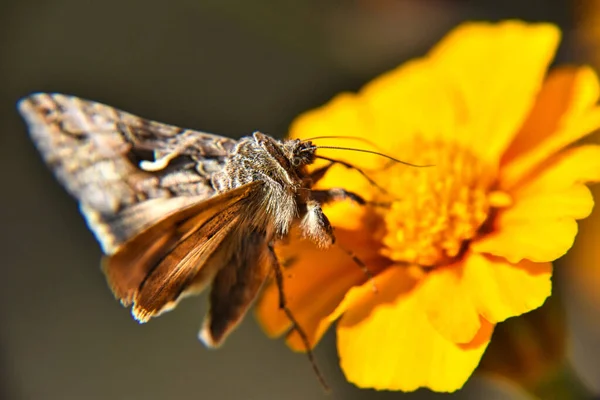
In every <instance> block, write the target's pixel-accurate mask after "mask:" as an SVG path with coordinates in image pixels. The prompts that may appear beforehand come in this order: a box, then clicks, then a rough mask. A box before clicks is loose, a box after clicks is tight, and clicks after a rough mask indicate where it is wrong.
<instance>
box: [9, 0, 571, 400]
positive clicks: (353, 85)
mask: <svg viewBox="0 0 600 400" xmlns="http://www.w3.org/2000/svg"><path fill="white" fill-rule="evenodd" d="M375 3H377V5H373V4H375ZM570 13H571V11H570V9H569V7H568V4H567V2H566V1H549V0H548V1H541V0H537V1H531V0H530V1H516V0H513V1H503V2H499V1H418V0H415V1H397V2H394V1H391V2H390V1H380V2H372V4H369V2H368V1H362V2H361V1H339V0H338V1H318V0H302V1H294V0H258V1H248V2H242V1H239V2H235V1H231V0H230V1H219V0H208V1H203V0H178V1H169V2H167V1H158V0H145V1H142V0H134V1H119V0H104V1H95V2H94V1H84V0H48V1H12V2H11V1H3V2H2V3H0V18H1V20H0V32H1V35H0V112H1V119H0V124H1V131H0V135H1V136H0V163H1V164H0V185H1V186H0V235H1V241H0V246H1V248H0V250H1V252H0V255H1V257H2V261H1V264H0V265H1V267H0V268H1V269H0V271H1V277H0V397H1V398H2V399H15V400H16V399H183V398H190V399H192V398H193V399H196V398H197V399H320V398H323V399H326V398H329V399H392V398H419V399H423V398H441V397H443V396H441V395H433V394H431V393H429V392H427V391H420V392H418V393H417V394H416V395H406V396H405V395H402V394H397V393H376V392H374V391H359V390H357V389H355V388H354V387H353V386H352V385H350V384H348V383H345V381H344V379H343V376H342V374H341V372H340V371H339V367H338V366H337V355H336V352H335V337H334V334H333V333H332V332H330V333H329V334H328V335H327V337H326V338H325V339H324V340H323V342H322V343H321V345H320V346H319V347H318V349H317V351H316V353H317V357H318V359H319V361H320V364H321V366H322V368H323V371H324V373H325V375H326V376H327V378H328V380H329V381H330V383H331V385H332V386H333V387H334V393H333V394H332V395H329V396H327V395H325V394H324V393H323V392H322V390H321V388H320V386H319V385H318V383H317V381H316V379H315V377H314V376H313V374H312V371H311V369H310V366H309V364H308V362H307V361H306V359H305V357H304V356H302V355H297V354H293V353H292V352H290V351H289V350H288V349H287V348H286V347H285V346H284V344H283V343H282V341H273V340H269V339H267V338H266V337H265V336H264V334H262V333H261V332H260V330H259V328H258V327H257V325H256V323H255V321H254V319H253V318H252V317H250V318H247V320H246V321H245V322H244V323H243V325H242V327H241V328H240V329H239V330H238V331H237V332H236V333H235V334H233V335H232V336H231V337H230V338H229V340H228V342H227V343H226V345H225V346H224V347H223V348H222V349H220V350H218V351H208V350H206V349H205V348H204V347H203V346H202V345H201V344H200V343H199V342H198V341H197V339H196V332H197V329H198V328H199V325H200V321H201V318H202V316H203V314H204V310H205V302H204V299H202V298H193V299H190V300H187V301H184V302H183V303H182V304H181V305H180V307H178V309H177V310H176V311H174V312H171V313H168V314H166V315H164V316H162V317H161V318H158V319H156V320H153V321H152V322H151V323H149V324H147V325H144V326H140V325H138V324H137V323H135V322H134V321H133V320H132V319H131V317H130V315H129V312H128V311H127V310H125V309H122V308H121V307H120V306H119V305H118V303H117V302H116V301H115V300H114V299H113V297H112V295H111V294H110V291H109V290H108V288H107V287H106V284H105V281H104V278H103V276H102V274H101V273H100V271H99V268H98V263H99V259H100V256H101V253H100V250H99V248H98V246H97V245H96V243H95V241H94V239H93V237H92V235H91V234H90V233H89V232H88V231H87V229H86V226H85V224H84V222H83V220H82V219H81V218H80V216H79V214H78V211H77V207H76V204H75V202H74V201H73V200H72V199H70V198H69V197H68V196H67V195H66V194H65V192H64V191H63V190H62V188H61V187H60V186H59V185H58V184H56V182H55V181H54V179H53V178H52V176H51V174H50V173H49V171H48V170H47V169H46V168H45V167H44V165H43V164H42V162H41V160H40V159H39V157H38V155H37V153H36V152H35V150H34V148H33V146H32V144H31V143H30V142H29V140H28V138H27V135H26V131H25V128H24V125H23V123H22V122H21V120H20V119H19V117H18V115H17V113H16V111H15V102H16V101H17V100H18V98H19V97H21V96H24V95H26V94H28V93H30V92H34V91H57V92H63V93H69V94H75V95H78V96H80V97H84V98H89V99H94V100H97V101H101V102H104V103H107V104H110V105H113V106H116V107H119V108H122V109H124V110H127V111H130V112H132V113H135V114H138V115H141V116H145V117H148V118H152V119H155V120H159V121H163V122H168V123H172V124H177V125H181V126H186V127H193V128H198V129H202V130H205V131H209V132H215V133H219V134H223V135H229V136H234V137H237V136H240V135H244V134H248V133H250V132H252V131H253V130H256V129H260V130H261V131H263V132H266V133H269V134H271V135H273V136H282V135H284V134H285V132H286V129H287V126H288V124H289V123H290V121H291V120H292V119H293V117H294V116H296V115H297V114H299V113H301V112H302V111H304V110H307V109H310V108H312V107H315V106H318V105H320V104H322V103H323V102H325V101H327V99H329V98H330V97H332V96H333V95H334V94H335V93H337V92H338V91H341V90H354V89H357V88H359V87H360V86H361V85H362V84H363V83H365V82H367V81H368V80H369V79H371V78H372V77H374V76H375V75H376V74H378V73H380V72H383V71H385V70H387V69H389V68H391V67H393V66H395V65H397V64H398V63H400V62H402V61H403V60H404V59H406V58H408V57H412V56H416V55H420V54H423V52H424V51H426V49H427V48H429V47H430V46H431V45H432V44H433V43H435V42H436V41H437V40H438V39H439V38H440V37H441V36H442V35H443V34H444V33H445V32H446V31H447V30H448V29H450V28H451V27H452V26H454V25H456V24H457V23H458V22H459V21H462V20H465V19H500V18H507V17H520V18H524V19H528V20H548V21H554V22H557V23H559V24H560V25H561V26H563V27H565V28H566V29H567V33H568V32H569V26H570V24H571V22H570V21H571V19H572V16H571V14H570ZM567 40H568V38H567ZM567 50H568V49H567ZM562 54H563V56H564V57H567V58H569V57H572V56H573V54H571V52H570V51H563V53H562ZM335 133H336V132H334V134H335ZM338 134H339V132H338ZM484 387H486V384H485V383H482V382H480V381H478V380H475V381H473V382H471V383H470V384H469V385H468V386H467V389H466V390H465V391H463V392H461V393H460V394H458V395H456V398H478V397H480V395H481V392H480V391H481V390H488V389H485V388H484Z"/></svg>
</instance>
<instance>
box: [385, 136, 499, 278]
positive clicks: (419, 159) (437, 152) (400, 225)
mask: <svg viewBox="0 0 600 400" xmlns="http://www.w3.org/2000/svg"><path fill="white" fill-rule="evenodd" d="M403 150H405V151H406V155H407V156H405V157H404V158H403V159H407V160H410V161H411V163H415V164H420V165H426V164H429V165H431V164H433V166H431V167H426V168H415V167H407V166H402V165H397V166H394V167H392V168H390V169H388V170H387V171H384V172H383V173H382V174H381V176H380V177H378V182H381V183H382V186H383V187H385V188H387V190H389V192H390V194H391V195H392V196H394V197H395V198H397V199H398V200H396V201H394V202H393V203H392V205H391V208H390V209H389V210H386V211H385V213H384V215H383V218H384V220H385V224H386V232H385V233H384V237H383V244H384V248H383V250H382V252H383V255H385V256H386V257H389V258H391V259H392V260H394V261H402V262H407V263H412V264H417V265H420V266H424V267H427V266H439V265H443V264H447V263H450V262H452V260H454V259H455V258H456V257H458V256H460V255H461V253H462V252H463V251H464V250H465V246H466V245H467V244H468V241H469V240H471V239H473V238H474V237H475V236H476V235H477V233H478V231H479V229H480V228H481V226H482V225H483V223H484V222H485V221H486V220H487V218H488V215H489V212H490V207H491V206H493V203H494V200H493V198H496V197H497V195H498V194H497V193H494V192H492V190H491V186H492V184H493V182H494V179H495V171H494V170H492V169H491V168H490V167H489V166H487V165H485V164H484V163H483V162H482V160H480V159H479V158H477V157H476V156H475V155H474V154H473V153H471V152H470V151H468V150H467V149H465V148H463V147H461V146H460V145H458V144H450V143H442V142H425V143H423V142H418V143H413V144H412V145H411V146H406V147H405V148H404V149H403ZM490 200H491V201H490Z"/></svg>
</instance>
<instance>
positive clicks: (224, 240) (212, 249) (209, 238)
mask: <svg viewBox="0 0 600 400" xmlns="http://www.w3.org/2000/svg"><path fill="white" fill-rule="evenodd" d="M261 187H262V182H259V181H256V182H252V183H249V184H247V185H244V186H241V187H239V188H236V189H233V190H231V191H228V192H225V193H223V194H221V195H218V196H215V197H212V198H210V199H208V200H206V201H204V202H202V203H199V204H196V205H194V206H191V207H188V208H186V209H184V210H181V211H179V212H177V213H175V214H173V215H170V216H168V217H166V218H164V219H163V220H160V221H158V222H157V223H156V224H154V225H153V226H151V227H150V228H148V229H146V230H145V231H143V232H142V233H140V234H139V235H137V236H135V237H133V238H132V239H130V240H129V241H127V242H125V243H124V244H123V245H122V246H121V247H120V248H119V249H118V250H117V251H116V252H115V253H114V254H113V255H111V256H108V257H106V258H105V260H104V262H103V270H104V273H105V274H106V277H107V280H108V283H109V286H110V287H111V289H112V290H113V293H114V294H115V296H116V297H117V298H118V299H119V300H121V303H122V304H123V305H125V306H129V305H131V304H133V308H132V313H133V315H134V317H135V318H136V319H137V320H138V321H140V322H146V321H147V320H149V319H150V318H151V317H152V316H156V315H159V314H160V313H161V312H163V311H167V310H170V309H171V308H173V307H174V306H175V305H176V303H177V301H178V300H179V299H180V298H181V297H182V296H183V295H185V294H190V293H195V292H198V291H200V290H201V289H203V288H204V287H205V286H206V285H207V284H208V283H210V281H211V280H212V278H213V277H214V275H215V274H216V273H217V271H218V270H219V269H220V268H221V267H222V266H223V262H222V260H221V258H222V255H224V254H227V253H229V252H231V251H233V250H235V249H233V248H231V246H230V242H232V239H231V238H234V237H236V235H239V233H240V232H241V231H243V230H244V227H243V221H244V213H246V212H247V206H248V202H251V201H254V198H255V195H256V194H258V192H259V191H260V188H261Z"/></svg>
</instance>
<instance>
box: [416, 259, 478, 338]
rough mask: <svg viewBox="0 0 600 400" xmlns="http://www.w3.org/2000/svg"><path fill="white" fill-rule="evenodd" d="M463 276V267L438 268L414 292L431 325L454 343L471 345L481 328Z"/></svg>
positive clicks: (459, 265)
mask: <svg viewBox="0 0 600 400" xmlns="http://www.w3.org/2000/svg"><path fill="white" fill-rule="evenodd" d="M462 275H463V265H462V264H458V265H456V264H454V265H450V266H448V267H439V268H436V269H435V270H433V271H431V272H430V273H429V274H427V276H426V277H425V278H424V279H423V283H422V284H421V286H420V287H418V288H417V289H416V290H415V291H416V295H418V296H419V297H420V300H419V301H420V302H421V304H422V306H423V308H424V309H425V313H426V314H427V317H428V318H429V322H430V323H431V325H432V326H433V327H434V328H435V329H436V330H437V331H438V332H439V333H440V334H442V335H443V336H444V337H445V338H446V339H448V340H449V341H451V342H453V343H469V342H470V341H472V340H473V337H475V335H476V334H477V332H479V330H480V328H481V321H480V320H479V314H478V313H477V310H476V309H475V305H474V304H473V301H472V299H471V296H470V293H469V290H468V287H465V285H464V281H463V277H462Z"/></svg>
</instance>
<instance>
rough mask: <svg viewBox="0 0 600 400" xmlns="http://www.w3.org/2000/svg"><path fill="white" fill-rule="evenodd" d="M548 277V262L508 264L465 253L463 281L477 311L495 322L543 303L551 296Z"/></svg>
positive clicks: (524, 261)
mask: <svg viewBox="0 0 600 400" xmlns="http://www.w3.org/2000/svg"><path fill="white" fill-rule="evenodd" d="M551 276H552V264H551V263H534V262H531V261H527V260H523V261H521V262H520V263H518V264H510V263H507V262H506V261H505V260H503V259H501V258H489V257H485V256H483V255H481V254H469V255H468V256H467V258H466V260H465V266H464V275H463V279H464V286H468V290H469V292H470V297H471V298H472V301H473V302H474V304H475V307H477V311H478V312H479V313H481V315H483V317H484V318H485V319H486V320H488V321H490V322H492V323H498V322H502V321H504V320H505V319H507V318H510V317H514V316H517V315H521V314H524V313H526V312H529V311H531V310H534V309H536V308H538V307H540V306H541V305H542V304H544V301H545V300H546V298H548V296H550V294H551V293H552V282H551V281H550V278H551Z"/></svg>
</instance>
